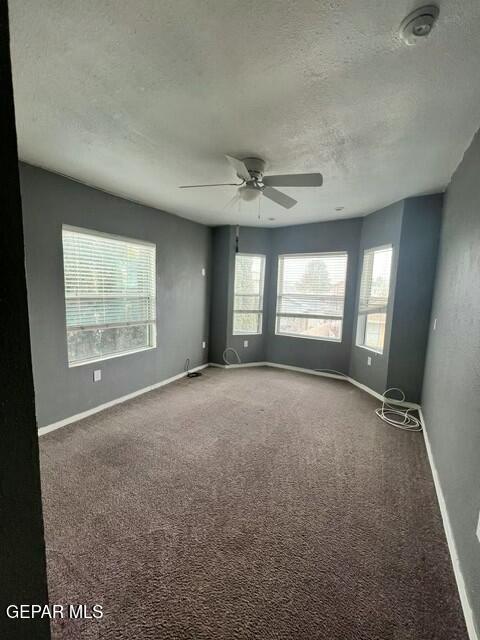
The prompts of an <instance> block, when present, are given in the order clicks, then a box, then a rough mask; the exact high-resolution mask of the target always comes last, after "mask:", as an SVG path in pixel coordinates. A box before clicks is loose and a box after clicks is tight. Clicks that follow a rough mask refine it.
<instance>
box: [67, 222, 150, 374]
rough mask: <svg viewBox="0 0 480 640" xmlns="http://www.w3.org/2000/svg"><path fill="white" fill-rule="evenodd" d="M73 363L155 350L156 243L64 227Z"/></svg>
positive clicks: (70, 350)
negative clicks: (150, 349)
mask: <svg viewBox="0 0 480 640" xmlns="http://www.w3.org/2000/svg"><path fill="white" fill-rule="evenodd" d="M62 237H63V263H64V278H65V305H66V327H67V345H68V364H69V366H75V365H78V364H83V363H86V362H92V361H95V360H100V359H104V358H108V357H113V356H116V355H122V354H126V353H132V352H134V351H140V350H143V349H148V348H151V347H154V346H155V344H156V337H155V245H153V244H150V243H145V242H140V241H137V240H130V239H127V238H125V239H123V238H118V237H116V236H109V235H106V234H100V233H97V232H93V231H87V230H84V229H77V228H73V227H66V226H64V227H63V230H62Z"/></svg>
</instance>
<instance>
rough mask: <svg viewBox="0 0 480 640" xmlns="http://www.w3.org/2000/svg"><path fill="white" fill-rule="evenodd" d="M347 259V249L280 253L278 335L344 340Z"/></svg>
mask: <svg viewBox="0 0 480 640" xmlns="http://www.w3.org/2000/svg"><path fill="white" fill-rule="evenodd" d="M347 260H348V256H347V254H346V253H345V252H338V253H311V254H297V255H284V256H279V258H278V285H277V317H276V332H277V334H281V335H289V336H300V337H304V338H315V339H317V340H335V341H338V342H339V341H341V339H342V322H343V308H344V303H345V283H346V279H347Z"/></svg>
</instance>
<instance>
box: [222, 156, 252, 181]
mask: <svg viewBox="0 0 480 640" xmlns="http://www.w3.org/2000/svg"><path fill="white" fill-rule="evenodd" d="M225 157H226V159H227V160H228V162H229V163H230V164H231V165H232V167H233V168H234V169H235V173H236V174H237V176H238V177H239V178H242V180H245V182H248V181H249V180H251V179H252V178H251V176H250V174H249V173H248V169H247V167H246V166H245V163H244V162H242V160H238V158H232V156H225Z"/></svg>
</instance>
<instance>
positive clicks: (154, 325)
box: [62, 224, 157, 369]
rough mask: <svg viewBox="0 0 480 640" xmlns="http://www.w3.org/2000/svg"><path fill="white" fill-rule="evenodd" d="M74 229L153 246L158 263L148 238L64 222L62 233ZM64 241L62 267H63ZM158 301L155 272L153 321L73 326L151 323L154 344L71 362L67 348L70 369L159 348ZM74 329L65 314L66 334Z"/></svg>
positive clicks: (89, 327) (88, 328)
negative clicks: (133, 236)
mask: <svg viewBox="0 0 480 640" xmlns="http://www.w3.org/2000/svg"><path fill="white" fill-rule="evenodd" d="M64 230H65V231H74V232H76V233H83V234H85V235H90V236H98V237H101V238H102V237H103V238H111V239H112V240H119V241H121V242H131V243H132V244H140V245H144V246H147V247H152V248H153V250H154V264H155V269H156V264H157V245H156V244H155V243H154V242H148V241H147V240H140V239H138V238H132V237H130V236H121V235H118V234H113V233H106V232H104V231H98V230H97V229H87V228H86V227H77V226H74V225H69V224H62V233H63V231H64ZM63 257H64V254H63V242H62V268H63ZM156 301H157V291H156V273H155V306H154V312H155V317H154V319H153V321H152V322H150V323H145V322H126V323H111V324H105V325H88V326H84V327H80V326H79V327H73V329H77V330H78V329H80V330H82V329H83V330H92V331H94V330H95V329H108V328H111V327H112V326H116V327H128V326H134V325H135V326H143V325H145V324H148V325H149V330H150V332H151V340H152V344H151V345H149V346H147V347H137V348H134V349H128V350H127V351H121V352H115V353H111V354H106V355H104V356H99V357H96V358H89V359H88V360H82V361H80V362H70V361H69V359H68V349H67V365H68V368H69V369H74V368H77V367H83V366H86V365H91V364H94V363H95V362H103V361H105V360H111V359H112V358H121V357H123V356H129V355H132V354H134V353H142V352H144V351H151V350H152V349H156V348H157V313H156V311H157V310H156ZM64 308H66V297H65V287H64ZM69 330H72V327H67V324H66V315H65V336H66V335H67V333H68V331H69Z"/></svg>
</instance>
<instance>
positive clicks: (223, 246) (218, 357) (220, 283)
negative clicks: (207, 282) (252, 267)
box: [209, 226, 230, 364]
mask: <svg viewBox="0 0 480 640" xmlns="http://www.w3.org/2000/svg"><path fill="white" fill-rule="evenodd" d="M229 277H230V227H227V226H225V227H215V228H214V229H213V230H212V270H211V279H212V296H211V313H210V348H209V355H210V361H211V362H216V363H217V364H221V363H222V353H223V351H224V349H225V347H226V345H227V315H228V308H229V301H228V292H229Z"/></svg>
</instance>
